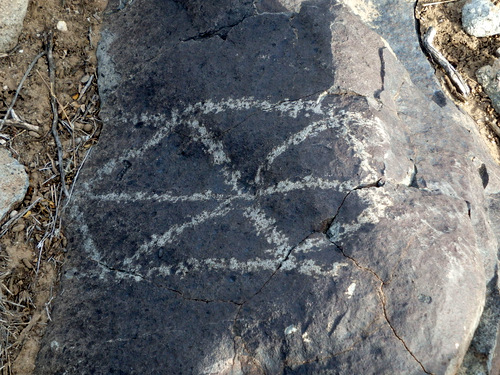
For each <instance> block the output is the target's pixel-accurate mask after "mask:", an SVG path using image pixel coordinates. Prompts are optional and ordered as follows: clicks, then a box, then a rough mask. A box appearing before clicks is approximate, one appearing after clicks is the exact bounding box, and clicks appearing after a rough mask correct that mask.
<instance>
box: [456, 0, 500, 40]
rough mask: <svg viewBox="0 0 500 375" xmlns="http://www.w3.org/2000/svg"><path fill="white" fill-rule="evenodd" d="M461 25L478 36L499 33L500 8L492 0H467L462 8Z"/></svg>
mask: <svg viewBox="0 0 500 375" xmlns="http://www.w3.org/2000/svg"><path fill="white" fill-rule="evenodd" d="M462 26H463V28H464V30H465V32H466V33H467V34H469V35H472V36H476V37H478V38H481V37H485V36H492V35H497V34H500V9H499V8H498V4H495V1H492V0H469V1H467V3H465V5H464V7H463V8H462Z"/></svg>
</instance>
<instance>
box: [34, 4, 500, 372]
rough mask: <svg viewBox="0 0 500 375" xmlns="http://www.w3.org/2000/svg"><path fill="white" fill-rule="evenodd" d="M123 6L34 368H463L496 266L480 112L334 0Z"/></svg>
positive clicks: (493, 171)
mask: <svg viewBox="0 0 500 375" xmlns="http://www.w3.org/2000/svg"><path fill="white" fill-rule="evenodd" d="M120 4H121V3H120ZM120 4H119V3H118V1H112V2H110V4H109V10H110V12H109V14H110V16H109V17H108V18H107V19H106V21H105V26H104V28H105V32H104V33H103V39H102V41H101V44H100V51H99V61H100V64H101V65H100V69H99V72H100V79H99V85H100V87H99V88H100V93H101V98H102V111H101V115H102V117H103V121H104V123H105V128H104V131H103V135H102V138H101V142H100V143H99V145H98V147H97V149H96V150H95V152H94V153H93V154H92V156H91V158H90V159H89V161H88V163H87V164H86V165H85V167H84V168H83V170H82V173H81V176H82V180H81V183H80V184H79V186H78V187H77V189H76V191H75V198H74V199H75V200H74V202H73V207H72V208H71V212H70V214H69V215H68V217H67V220H68V233H67V234H68V237H69V239H70V243H69V246H68V247H69V248H70V252H69V257H68V260H67V262H66V264H65V267H64V276H63V279H62V284H61V291H60V293H59V295H58V297H57V299H56V300H55V302H54V305H55V307H54V311H53V312H52V313H51V316H52V322H51V323H50V324H49V326H48V329H47V332H46V334H45V336H44V338H43V342H42V348H41V350H40V353H39V355H38V359H37V365H36V370H35V374H56V373H66V374H86V373H88V374H93V373H127V374H138V373H167V374H171V373H180V374H332V373H334V374H342V375H347V374H425V373H435V374H455V373H456V371H457V370H458V368H459V366H460V363H461V362H462V359H463V358H464V355H465V353H466V351H467V349H468V347H469V344H470V342H471V340H472V337H473V334H474V332H475V330H476V327H477V325H478V322H479V319H480V317H481V314H482V311H483V308H484V305H485V295H486V285H487V283H488V282H489V281H490V280H492V279H493V277H494V274H495V271H496V269H495V267H496V265H497V248H498V242H497V238H496V236H495V233H494V228H492V226H491V222H490V217H489V213H488V211H487V206H488V201H487V197H488V194H490V195H492V194H498V193H500V191H499V186H500V178H499V170H498V166H496V165H495V164H494V163H493V162H492V160H491V158H490V157H489V155H488V154H487V152H486V151H485V149H484V147H483V145H482V143H481V141H479V140H478V139H479V138H478V137H477V131H476V130H475V127H474V124H473V123H472V122H471V121H470V119H469V118H468V117H466V116H465V115H463V114H462V113H461V112H460V111H458V110H457V109H456V108H455V107H452V106H445V107H443V108H442V107H440V106H439V105H438V104H436V103H435V102H433V101H432V100H430V99H429V98H428V97H427V96H426V94H423V93H422V92H420V91H419V90H418V89H417V88H416V87H415V86H414V85H413V84H412V82H411V80H410V76H409V75H408V73H407V71H406V70H405V69H404V67H403V66H402V65H401V64H400V62H399V61H398V60H397V58H396V56H395V55H394V54H393V52H392V50H391V48H389V47H388V45H387V44H386V43H384V41H383V40H382V39H381V38H380V37H379V36H378V35H377V34H375V33H374V32H373V31H371V30H370V29H368V28H367V27H366V26H365V25H364V24H363V23H362V22H361V21H360V20H359V19H358V18H357V17H356V16H354V15H353V14H352V13H350V12H349V11H348V10H347V8H345V7H343V6H341V5H339V4H332V2H331V1H315V2H307V3H302V4H298V2H289V1H281V2H278V1H271V0H266V1H260V2H255V7H254V4H253V2H251V1H248V2H241V1H240V2H236V1H232V0H224V1H220V2H219V3H218V5H217V6H212V5H211V4H209V3H207V2H205V1H201V0H200V1H195V0H193V1H188V0H184V1H178V0H177V1H165V0H161V1H160V0H156V1H151V0H148V1H146V0H136V1H134V2H132V3H130V4H129V6H127V7H125V8H123V10H119V9H120ZM286 6H289V7H290V8H286ZM292 6H293V7H296V8H292ZM294 9H297V10H298V13H294V12H293V10H294ZM118 87H119V89H117V88H118ZM436 124H438V126H437V125H436Z"/></svg>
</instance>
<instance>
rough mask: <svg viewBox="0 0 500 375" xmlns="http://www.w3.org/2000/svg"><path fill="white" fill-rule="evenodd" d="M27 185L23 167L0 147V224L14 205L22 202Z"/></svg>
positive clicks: (27, 181)
mask: <svg viewBox="0 0 500 375" xmlns="http://www.w3.org/2000/svg"><path fill="white" fill-rule="evenodd" d="M28 185H29V179H28V175H27V174H26V171H25V170H24V166H23V165H22V164H20V163H19V162H18V161H17V160H16V159H14V158H13V157H12V156H11V154H10V152H9V151H7V150H6V149H4V148H1V147H0V192H1V193H0V223H2V221H3V220H4V218H5V216H6V215H7V213H8V212H9V211H10V210H11V209H12V208H13V207H14V205H16V204H17V203H19V202H20V201H22V200H23V198H24V196H25V195H26V191H27V190H28Z"/></svg>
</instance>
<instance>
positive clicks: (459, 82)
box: [422, 26, 470, 99]
mask: <svg viewBox="0 0 500 375" xmlns="http://www.w3.org/2000/svg"><path fill="white" fill-rule="evenodd" d="M435 36H436V29H435V28H434V27H432V26H431V27H429V28H428V29H427V31H426V32H425V35H424V37H423V38H422V42H423V44H424V47H425V49H426V50H427V52H428V53H429V55H431V57H432V58H433V60H434V61H435V62H436V63H438V64H439V65H440V66H441V67H442V68H443V69H444V71H445V72H446V74H447V75H448V77H449V78H450V80H451V81H452V82H453V84H454V85H455V86H456V88H457V89H458V91H459V93H460V94H461V95H462V96H463V98H464V99H466V98H467V97H468V96H469V95H470V88H469V85H467V82H465V80H464V79H463V78H462V76H460V74H459V73H458V72H457V70H456V69H455V68H454V67H453V65H451V64H450V63H449V62H448V60H446V58H445V57H444V56H443V54H442V53H441V52H439V51H438V50H437V48H436V47H434V45H433V44H432V42H433V41H434V37H435Z"/></svg>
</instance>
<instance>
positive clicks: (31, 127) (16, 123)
mask: <svg viewBox="0 0 500 375" xmlns="http://www.w3.org/2000/svg"><path fill="white" fill-rule="evenodd" d="M4 125H7V126H13V127H14V128H19V129H25V130H29V131H33V132H35V133H38V134H42V131H41V130H40V127H38V126H36V125H31V124H30V123H27V122H26V121H21V120H10V119H5V121H4Z"/></svg>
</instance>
